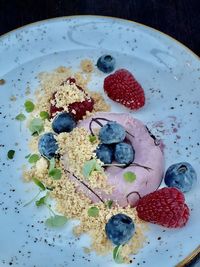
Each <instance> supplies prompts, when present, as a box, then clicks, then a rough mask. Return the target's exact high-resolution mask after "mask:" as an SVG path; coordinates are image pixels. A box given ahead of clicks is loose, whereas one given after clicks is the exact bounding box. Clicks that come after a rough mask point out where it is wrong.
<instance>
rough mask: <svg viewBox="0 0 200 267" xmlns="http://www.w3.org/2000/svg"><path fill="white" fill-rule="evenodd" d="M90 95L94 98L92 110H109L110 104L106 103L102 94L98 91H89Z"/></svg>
mask: <svg viewBox="0 0 200 267" xmlns="http://www.w3.org/2000/svg"><path fill="white" fill-rule="evenodd" d="M91 97H92V98H93V99H94V102H95V104H94V111H95V112H99V111H103V112H106V111H110V105H108V104H107V103H106V102H105V100H104V98H103V96H102V95H101V94H100V93H97V92H91Z"/></svg>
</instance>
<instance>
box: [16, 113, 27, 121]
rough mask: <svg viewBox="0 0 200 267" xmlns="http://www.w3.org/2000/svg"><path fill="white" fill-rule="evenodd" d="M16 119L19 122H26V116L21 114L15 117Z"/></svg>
mask: <svg viewBox="0 0 200 267" xmlns="http://www.w3.org/2000/svg"><path fill="white" fill-rule="evenodd" d="M15 119H16V120H17V121H24V120H25V119H26V116H25V115H24V114H22V113H20V114H18V115H17V116H16V117H15Z"/></svg>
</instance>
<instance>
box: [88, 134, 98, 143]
mask: <svg viewBox="0 0 200 267" xmlns="http://www.w3.org/2000/svg"><path fill="white" fill-rule="evenodd" d="M89 140H90V142H91V143H94V142H95V141H96V140H97V138H96V136H95V135H92V134H91V135H89Z"/></svg>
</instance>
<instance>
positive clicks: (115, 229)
mask: <svg viewBox="0 0 200 267" xmlns="http://www.w3.org/2000/svg"><path fill="white" fill-rule="evenodd" d="M105 231H106V235H107V237H108V239H110V240H111V241H112V243H113V244H115V245H116V246H118V245H124V244H126V243H127V242H128V241H129V240H130V239H131V237H132V236H133V235H134V232H135V226H134V223H133V220H132V219H131V218H130V217H129V216H127V215H125V214H122V213H118V214H116V215H113V216H112V217H111V218H110V219H109V220H108V222H107V223H106V227H105Z"/></svg>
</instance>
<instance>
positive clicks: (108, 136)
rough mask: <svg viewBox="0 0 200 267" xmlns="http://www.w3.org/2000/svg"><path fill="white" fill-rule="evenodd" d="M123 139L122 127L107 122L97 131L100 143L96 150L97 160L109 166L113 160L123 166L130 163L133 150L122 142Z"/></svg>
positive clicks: (124, 135) (133, 153)
mask: <svg viewBox="0 0 200 267" xmlns="http://www.w3.org/2000/svg"><path fill="white" fill-rule="evenodd" d="M125 137H126V131H125V129H124V127H123V126H122V125H121V124H119V123H117V122H114V121H109V122H108V123H107V124H105V125H104V126H103V127H102V128H101V129H100V131H99V140H100V142H101V143H100V145H99V146H98V147H97V149H96V156H97V158H99V159H100V160H101V161H102V162H103V163H104V164H111V163H112V161H113V160H115V161H116V162H117V163H119V164H125V165H128V164H130V163H132V162H133V160H134V157H135V150H134V148H133V147H132V145H130V144H129V143H126V142H124V140H125Z"/></svg>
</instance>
